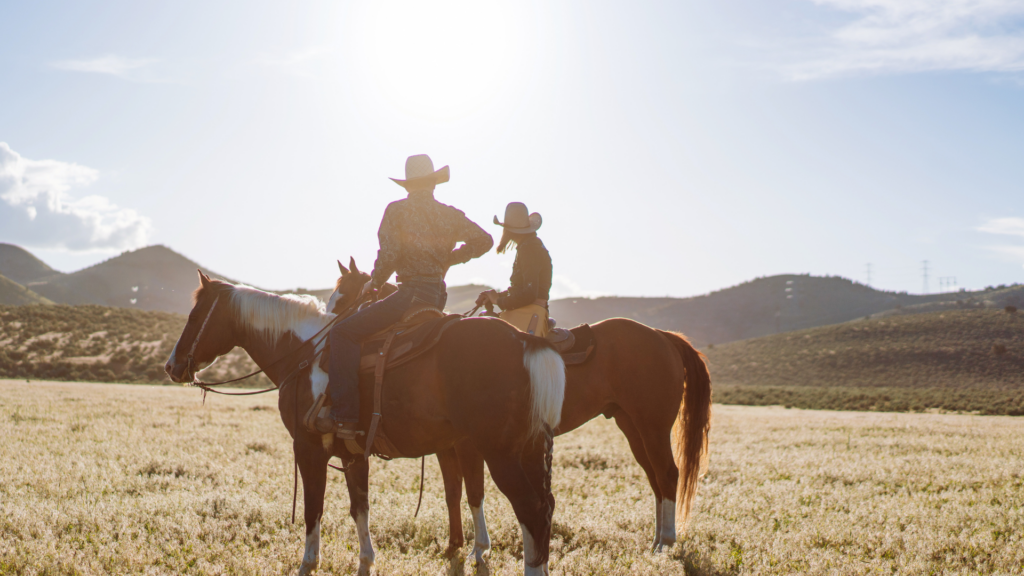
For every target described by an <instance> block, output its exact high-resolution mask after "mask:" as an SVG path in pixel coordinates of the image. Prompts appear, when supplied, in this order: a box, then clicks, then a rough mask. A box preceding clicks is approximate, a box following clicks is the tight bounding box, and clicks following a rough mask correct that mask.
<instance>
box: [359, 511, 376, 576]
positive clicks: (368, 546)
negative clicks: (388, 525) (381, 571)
mask: <svg viewBox="0 0 1024 576" xmlns="http://www.w3.org/2000/svg"><path fill="white" fill-rule="evenodd" d="M356 534H357V535H358V536H359V576H370V568H371V567H372V566H373V560H374V557H375V556H374V553H373V542H372V541H371V540H370V514H369V512H367V511H365V510H363V511H360V512H359V513H357V514H356Z"/></svg>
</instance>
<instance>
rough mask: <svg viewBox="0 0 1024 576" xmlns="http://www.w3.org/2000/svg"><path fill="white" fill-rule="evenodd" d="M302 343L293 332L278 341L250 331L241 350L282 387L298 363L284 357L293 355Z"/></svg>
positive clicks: (278, 338)
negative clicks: (284, 380)
mask: <svg viewBox="0 0 1024 576" xmlns="http://www.w3.org/2000/svg"><path fill="white" fill-rule="evenodd" d="M301 343H302V342H301V341H300V340H299V339H298V338H297V337H296V336H295V333H294V332H291V331H289V332H286V333H285V334H283V335H282V336H279V337H277V338H276V339H274V338H267V337H266V336H264V335H262V334H258V333H255V332H252V331H250V333H249V334H247V335H246V338H245V342H244V343H243V344H242V345H241V348H242V349H243V350H245V351H246V353H248V354H249V357H250V358H252V361H253V362H255V363H256V365H257V366H259V367H260V369H261V370H263V372H264V373H265V374H266V375H267V377H268V378H270V381H271V382H273V383H274V384H276V385H278V386H281V384H282V383H283V382H282V380H283V379H284V378H286V377H287V376H288V374H289V373H290V372H291V371H292V370H293V369H294V367H295V363H296V360H295V359H294V358H284V357H285V356H289V355H292V352H294V351H295V350H297V349H298V348H299V346H300V345H301ZM282 358H284V359H282Z"/></svg>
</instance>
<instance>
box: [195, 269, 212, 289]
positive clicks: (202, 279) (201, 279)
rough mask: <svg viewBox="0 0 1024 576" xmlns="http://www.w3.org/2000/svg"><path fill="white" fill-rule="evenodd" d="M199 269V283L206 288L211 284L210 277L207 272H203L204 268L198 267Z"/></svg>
mask: <svg viewBox="0 0 1024 576" xmlns="http://www.w3.org/2000/svg"><path fill="white" fill-rule="evenodd" d="M197 270H198V272H199V283H200V284H201V285H202V286H203V288H206V287H207V286H209V285H210V277H209V276H207V275H206V274H203V271H202V270H199V269H198V268H197Z"/></svg>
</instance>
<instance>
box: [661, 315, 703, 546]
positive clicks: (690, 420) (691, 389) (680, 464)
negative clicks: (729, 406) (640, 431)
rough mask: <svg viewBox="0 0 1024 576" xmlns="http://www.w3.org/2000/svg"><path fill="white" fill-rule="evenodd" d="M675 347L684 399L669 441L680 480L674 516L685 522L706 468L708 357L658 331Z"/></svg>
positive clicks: (686, 342)
mask: <svg viewBox="0 0 1024 576" xmlns="http://www.w3.org/2000/svg"><path fill="white" fill-rule="evenodd" d="M658 332H661V334H662V335H663V336H665V337H666V338H667V339H668V340H669V342H671V343H672V345H674V346H675V347H676V350H677V351H678V352H679V358H680V359H681V360H682V361H683V366H684V367H685V368H686V382H685V384H684V387H683V398H682V401H681V402H680V404H679V416H678V417H677V418H676V421H675V423H674V424H673V425H672V444H673V447H674V451H675V460H676V467H677V468H679V482H678V484H677V486H676V517H677V518H680V519H681V520H682V525H683V526H684V527H685V526H686V521H687V520H688V519H689V516H690V509H691V508H692V506H693V500H694V497H695V496H696V495H697V482H698V481H699V480H700V478H701V476H703V475H704V472H705V471H706V470H707V465H708V431H709V430H710V429H711V374H710V372H708V364H707V357H706V356H704V354H703V353H701V352H700V351H699V350H697V349H696V348H694V347H693V345H692V344H690V341H689V340H687V339H686V336H683V335H682V334H678V333H676V332H666V331H664V330H658Z"/></svg>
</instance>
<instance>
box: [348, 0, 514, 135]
mask: <svg viewBox="0 0 1024 576" xmlns="http://www.w3.org/2000/svg"><path fill="white" fill-rule="evenodd" d="M364 9H365V14H362V15H361V16H360V19H359V22H360V26H359V32H358V33H357V35H358V36H360V37H359V38H358V42H357V43H356V45H357V46H359V50H360V52H361V53H360V54H358V55H357V57H358V60H359V61H360V63H361V64H362V65H363V66H366V68H367V70H368V72H369V76H370V77H371V78H373V79H374V80H375V81H376V82H377V83H378V84H379V85H380V87H381V90H382V92H383V93H384V94H385V96H386V97H387V98H388V99H389V100H391V103H392V104H393V105H395V106H397V107H399V108H401V109H403V110H404V111H406V112H407V113H409V114H412V115H415V116H417V117H420V118H423V119H425V120H442V121H443V120H452V119H456V118H461V117H465V116H467V115H470V114H473V113H474V112H477V111H478V110H480V109H481V108H483V107H485V106H487V105H488V104H490V103H491V102H493V101H494V100H495V98H496V97H497V96H498V95H499V94H500V93H501V92H502V90H504V89H507V87H508V86H510V85H511V83H512V82H514V81H515V79H516V77H517V76H518V75H519V73H520V71H521V70H520V69H521V67H522V66H523V65H524V63H525V60H526V58H525V53H526V52H527V51H528V50H529V42H527V41H526V39H525V38H524V33H523V32H524V30H523V28H524V27H523V26H522V24H523V18H524V16H525V15H524V14H523V12H522V11H521V10H520V9H519V8H517V7H516V6H515V5H514V4H512V3H497V2H479V1H476V2H465V1H458V2H422V1H416V2H412V1H400V2H372V3H367V4H366V5H365V8H364Z"/></svg>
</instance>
